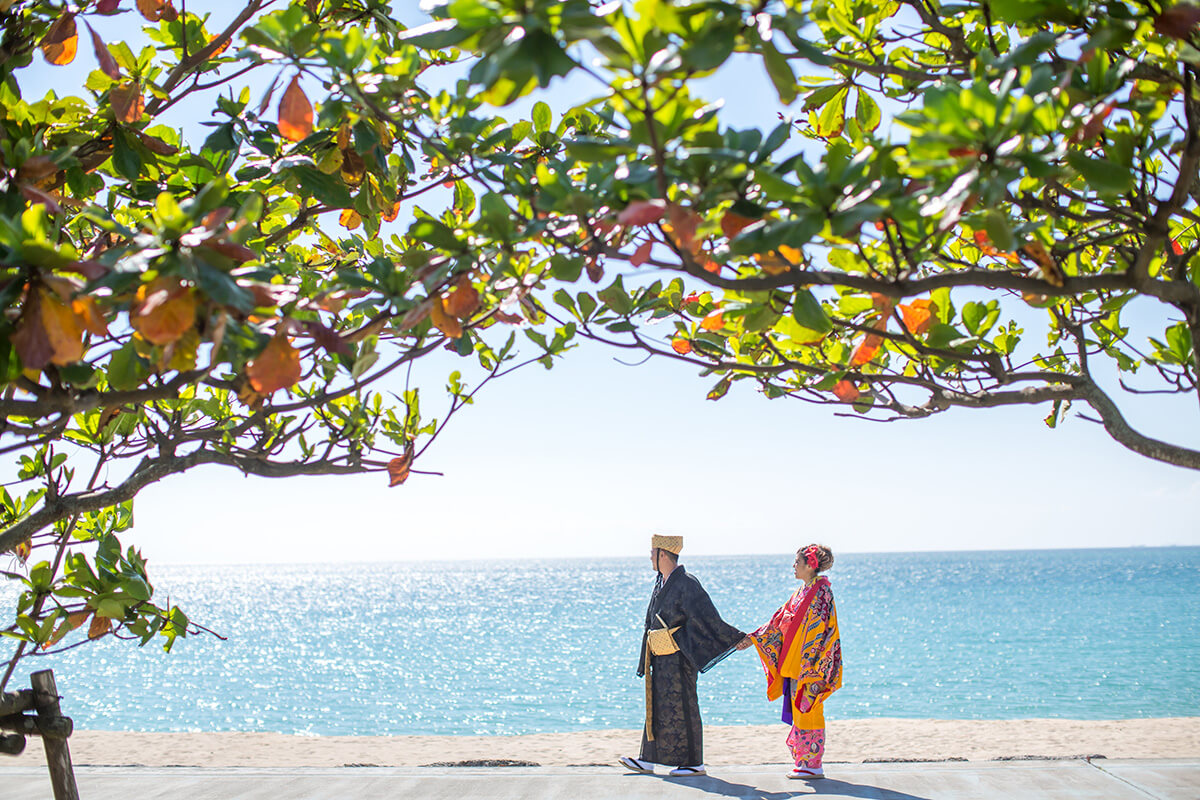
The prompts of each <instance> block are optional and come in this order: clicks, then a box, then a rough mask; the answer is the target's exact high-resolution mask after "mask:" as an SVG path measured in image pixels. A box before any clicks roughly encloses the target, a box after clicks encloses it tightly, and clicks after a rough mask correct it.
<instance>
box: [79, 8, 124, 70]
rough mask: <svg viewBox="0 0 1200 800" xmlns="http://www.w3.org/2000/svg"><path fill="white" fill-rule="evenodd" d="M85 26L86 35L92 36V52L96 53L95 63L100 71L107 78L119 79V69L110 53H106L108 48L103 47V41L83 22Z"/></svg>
mask: <svg viewBox="0 0 1200 800" xmlns="http://www.w3.org/2000/svg"><path fill="white" fill-rule="evenodd" d="M84 24H85V25H87V29H88V33H90V34H91V35H92V50H94V51H95V53H96V61H97V62H98V63H99V65H100V71H101V72H103V73H104V74H105V75H107V76H108V77H110V78H112V79H114V80H116V79H117V78H120V77H121V68H120V67H118V66H117V62H116V59H114V58H113V57H112V53H110V52H108V47H106V46H105V44H104V40H103V39H101V38H100V35H99V34H98V33H96V31H95V30H94V29H93V28H92V26H91V24H90V23H88V22H87V20H84Z"/></svg>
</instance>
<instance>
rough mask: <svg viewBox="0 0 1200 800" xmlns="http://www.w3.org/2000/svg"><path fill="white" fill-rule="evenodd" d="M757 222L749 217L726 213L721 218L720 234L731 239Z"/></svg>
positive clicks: (733, 212) (730, 212)
mask: <svg viewBox="0 0 1200 800" xmlns="http://www.w3.org/2000/svg"><path fill="white" fill-rule="evenodd" d="M757 221H758V220H756V219H751V218H750V217H743V216H742V215H741V214H738V213H737V212H736V211H726V212H725V216H723V217H721V233H723V234H725V236H726V237H727V238H729V239H732V238H733V237H735V236H737V235H738V234H739V233H741V232H742V231H743V230H744V229H745V228H747V227H749V226H750V225H753V224H754V223H755V222H757Z"/></svg>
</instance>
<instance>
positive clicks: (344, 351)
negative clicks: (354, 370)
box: [301, 321, 351, 356]
mask: <svg viewBox="0 0 1200 800" xmlns="http://www.w3.org/2000/svg"><path fill="white" fill-rule="evenodd" d="M301 327H302V329H303V330H304V332H305V333H307V334H308V335H309V336H311V337H312V338H313V341H315V342H316V343H317V344H319V345H320V346H321V347H322V348H324V350H325V352H326V353H329V354H330V355H343V356H348V355H350V353H351V351H350V345H348V344H346V342H345V341H344V340H343V339H342V337H341V336H339V335H338V332H337V331H335V330H334V329H333V328H330V327H329V326H328V325H325V324H323V323H321V322H311V321H310V322H305V323H304V324H303V325H302V326H301Z"/></svg>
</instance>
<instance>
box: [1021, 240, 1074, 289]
mask: <svg viewBox="0 0 1200 800" xmlns="http://www.w3.org/2000/svg"><path fill="white" fill-rule="evenodd" d="M1021 250H1022V251H1023V252H1024V253H1025V255H1027V256H1029V257H1030V258H1032V259H1033V260H1034V261H1035V262H1036V263H1037V265H1038V266H1039V267H1041V268H1042V278H1044V279H1045V281H1046V283H1048V284H1050V285H1051V286H1062V285H1063V283H1064V278H1065V276H1064V275H1063V271H1062V270H1061V269H1059V267H1058V262H1057V261H1055V260H1054V256H1052V255H1050V252H1049V251H1048V250H1047V249H1046V246H1045V245H1044V244H1042V243H1041V242H1039V241H1038V240H1037V239H1030V240H1029V241H1028V242H1026V243H1025V244H1024V245H1023V246H1022V247H1021Z"/></svg>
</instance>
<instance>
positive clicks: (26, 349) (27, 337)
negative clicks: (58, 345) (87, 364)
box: [9, 289, 54, 372]
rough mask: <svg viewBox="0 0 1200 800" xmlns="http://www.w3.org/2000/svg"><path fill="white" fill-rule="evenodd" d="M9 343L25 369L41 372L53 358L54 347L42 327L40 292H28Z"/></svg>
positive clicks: (32, 290)
mask: <svg viewBox="0 0 1200 800" xmlns="http://www.w3.org/2000/svg"><path fill="white" fill-rule="evenodd" d="M9 341H11V342H12V345H13V347H14V348H15V349H16V351H17V355H18V356H19V357H20V359H21V366H22V367H24V368H25V369H28V370H33V371H34V372H41V371H42V370H43V369H44V368H45V366H46V365H47V364H49V363H50V359H51V358H53V357H54V347H53V345H51V344H50V339H49V337H47V336H46V329H45V327H44V326H43V325H42V303H41V292H39V291H37V290H34V289H31V290H30V291H29V294H28V295H27V296H26V299H25V306H24V308H22V309H21V319H20V321H19V322H18V323H17V330H16V332H14V333H13V334H12V336H11V337H9Z"/></svg>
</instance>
